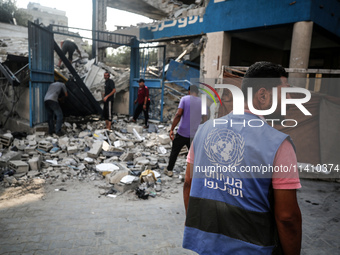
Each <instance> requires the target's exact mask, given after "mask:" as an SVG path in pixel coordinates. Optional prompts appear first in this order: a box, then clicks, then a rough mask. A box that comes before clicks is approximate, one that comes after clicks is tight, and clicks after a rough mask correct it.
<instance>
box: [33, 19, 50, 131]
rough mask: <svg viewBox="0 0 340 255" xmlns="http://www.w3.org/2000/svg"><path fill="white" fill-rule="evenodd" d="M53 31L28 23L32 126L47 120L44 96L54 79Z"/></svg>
mask: <svg viewBox="0 0 340 255" xmlns="http://www.w3.org/2000/svg"><path fill="white" fill-rule="evenodd" d="M53 47H54V39H53V33H52V32H50V31H48V30H47V29H45V28H43V27H40V26H39V25H36V24H34V23H32V22H29V23H28V49H29V69H30V83H29V84H30V89H29V92H30V96H29V100H30V126H31V127H33V126H34V125H36V124H38V123H42V122H46V121H47V113H46V110H45V107H44V96H45V94H46V92H47V89H48V86H49V84H51V83H52V82H53V81H54V56H53V50H54V48H53Z"/></svg>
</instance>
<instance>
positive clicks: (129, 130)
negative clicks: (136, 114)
mask: <svg viewBox="0 0 340 255" xmlns="http://www.w3.org/2000/svg"><path fill="white" fill-rule="evenodd" d="M126 129H127V132H128V133H131V134H133V129H135V130H136V131H137V132H138V133H143V127H142V126H139V125H136V124H129V125H127V126H126Z"/></svg>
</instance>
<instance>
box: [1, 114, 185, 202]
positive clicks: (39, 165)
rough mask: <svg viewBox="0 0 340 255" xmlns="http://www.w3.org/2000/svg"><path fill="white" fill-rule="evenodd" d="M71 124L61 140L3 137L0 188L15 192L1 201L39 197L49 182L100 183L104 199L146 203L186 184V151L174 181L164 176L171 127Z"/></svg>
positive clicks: (124, 119) (121, 121)
mask: <svg viewBox="0 0 340 255" xmlns="http://www.w3.org/2000/svg"><path fill="white" fill-rule="evenodd" d="M70 120H71V119H69V120H68V121H70ZM72 121H73V123H72V124H71V122H65V123H64V125H63V131H64V132H65V135H63V136H60V137H58V136H57V135H53V136H50V135H48V134H47V132H43V131H36V132H35V133H34V134H31V135H27V134H26V133H20V132H15V133H11V132H9V131H7V132H4V133H3V134H1V135H0V142H1V145H0V146H1V147H2V149H1V152H0V155H1V156H0V166H1V170H0V171H1V174H0V180H1V182H0V184H1V186H2V188H11V192H10V193H11V196H7V195H2V196H1V198H0V199H1V200H7V199H10V198H13V196H14V197H15V196H23V195H26V194H32V193H33V194H35V193H37V192H38V191H39V188H37V187H38V186H39V185H42V183H45V182H46V184H52V183H67V182H69V181H75V180H76V181H80V182H83V181H86V182H89V181H90V182H91V181H100V183H101V185H98V193H99V195H102V196H112V197H115V196H117V195H118V196H119V195H121V194H124V193H126V194H131V192H133V195H134V196H133V197H134V198H140V199H147V198H149V197H157V196H169V195H171V193H173V192H178V191H175V190H174V189H173V188H174V187H176V186H177V185H179V184H181V182H183V180H184V171H185V166H186V154H187V148H186V147H184V148H183V150H182V151H181V153H180V155H179V157H178V159H177V162H176V167H175V169H174V172H175V176H174V177H172V178H170V177H167V176H165V175H164V174H163V169H164V168H166V167H167V163H168V160H169V155H170V151H171V140H170V138H169V136H168V131H169V127H170V126H169V125H164V124H162V123H158V122H157V121H153V123H150V124H149V128H148V129H143V127H142V125H143V124H142V122H141V121H142V120H139V121H140V124H131V123H129V117H128V116H125V115H117V116H115V119H114V121H113V125H112V130H110V131H108V130H106V129H104V121H100V120H98V121H95V122H87V123H84V121H80V120H79V119H77V118H74V119H73V120H72ZM44 128H47V127H46V126H45V127H41V128H40V129H41V130H43V129H44ZM28 187H29V188H28ZM13 188H14V189H13ZM38 193H39V192H38Z"/></svg>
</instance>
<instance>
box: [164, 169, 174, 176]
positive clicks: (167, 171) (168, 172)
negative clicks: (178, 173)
mask: <svg viewBox="0 0 340 255" xmlns="http://www.w3.org/2000/svg"><path fill="white" fill-rule="evenodd" d="M164 174H165V175H167V176H169V177H172V175H173V172H172V171H169V170H168V169H165V170H164Z"/></svg>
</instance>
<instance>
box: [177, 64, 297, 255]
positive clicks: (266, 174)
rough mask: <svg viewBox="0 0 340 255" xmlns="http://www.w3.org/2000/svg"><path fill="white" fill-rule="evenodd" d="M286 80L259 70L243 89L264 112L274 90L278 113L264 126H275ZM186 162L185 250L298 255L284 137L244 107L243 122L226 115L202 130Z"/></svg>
mask: <svg viewBox="0 0 340 255" xmlns="http://www.w3.org/2000/svg"><path fill="white" fill-rule="evenodd" d="M286 77H287V73H286V72H285V69H284V68H283V67H281V66H279V65H276V64H273V63H269V62H257V63H255V64H254V65H252V66H250V67H249V69H248V71H247V72H246V74H245V77H244V79H243V81H242V91H243V94H244V97H245V98H247V93H248V88H252V90H253V91H252V99H253V100H252V104H253V106H254V108H255V109H257V110H268V109H271V106H272V103H273V94H274V95H275V93H273V91H274V89H273V88H277V94H276V96H277V109H276V110H275V112H274V113H273V114H272V115H269V116H266V118H267V119H280V117H281V116H280V113H281V107H280V106H281V88H282V87H287V86H289V85H288V84H287V78H286ZM259 123H262V125H261V124H259ZM187 162H188V164H187V170H186V177H185V183H184V189H183V195H184V204H185V209H186V212H187V217H186V222H185V230H184V238H183V247H184V248H187V249H190V250H193V251H195V252H197V253H199V254H213V255H216V254H232V255H234V254H252V255H253V254H289V255H293V254H300V249H301V235H302V230H301V212H300V209H299V206H298V203H297V198H296V189H298V188H300V187H301V185H300V180H299V177H298V172H297V159H296V154H295V149H294V145H293V143H292V141H291V139H290V137H289V136H288V135H286V134H284V133H281V132H279V131H277V130H276V129H274V128H273V127H271V126H270V125H268V124H267V123H266V121H265V119H264V118H263V116H257V115H254V114H253V113H251V112H250V111H249V108H248V105H247V103H246V102H245V112H244V114H243V115H236V114H233V113H232V112H231V113H230V114H228V115H226V116H223V117H221V118H219V119H217V121H216V120H210V121H208V122H206V123H205V124H203V125H201V126H200V128H199V130H198V131H197V133H196V136H195V138H194V141H193V145H192V146H191V147H190V151H189V154H188V160H187ZM282 169H284V171H283V170H282ZM287 169H288V171H286V170H287Z"/></svg>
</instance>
